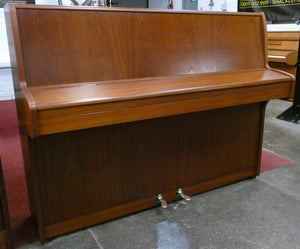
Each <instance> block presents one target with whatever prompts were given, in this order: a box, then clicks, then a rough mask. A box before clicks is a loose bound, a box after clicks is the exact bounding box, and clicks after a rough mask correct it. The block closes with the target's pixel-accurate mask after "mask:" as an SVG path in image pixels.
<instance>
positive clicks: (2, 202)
mask: <svg viewBox="0 0 300 249" xmlns="http://www.w3.org/2000/svg"><path fill="white" fill-rule="evenodd" d="M12 248H14V246H13V240H12V235H11V227H10V220H9V213H8V207H7V200H6V191H5V184H4V179H3V173H2V165H1V158H0V249H12Z"/></svg>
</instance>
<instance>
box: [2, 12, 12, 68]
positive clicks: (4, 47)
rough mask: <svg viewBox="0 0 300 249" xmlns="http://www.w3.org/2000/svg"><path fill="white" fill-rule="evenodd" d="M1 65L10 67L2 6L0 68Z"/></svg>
mask: <svg viewBox="0 0 300 249" xmlns="http://www.w3.org/2000/svg"><path fill="white" fill-rule="evenodd" d="M1 67H10V62H9V52H8V42H7V35H6V26H5V19H4V10H3V8H0V68H1Z"/></svg>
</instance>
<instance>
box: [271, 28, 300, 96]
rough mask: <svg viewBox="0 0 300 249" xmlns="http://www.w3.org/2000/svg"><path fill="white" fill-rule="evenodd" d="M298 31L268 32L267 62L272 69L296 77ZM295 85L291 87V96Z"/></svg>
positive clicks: (299, 33)
mask: <svg viewBox="0 0 300 249" xmlns="http://www.w3.org/2000/svg"><path fill="white" fill-rule="evenodd" d="M299 35H300V31H272V32H268V60H269V65H270V66H271V67H272V68H276V69H280V70H283V71H286V72H288V73H291V74H293V75H296V63H297V57H298V47H299ZM294 91H295V85H294V86H293V94H294Z"/></svg>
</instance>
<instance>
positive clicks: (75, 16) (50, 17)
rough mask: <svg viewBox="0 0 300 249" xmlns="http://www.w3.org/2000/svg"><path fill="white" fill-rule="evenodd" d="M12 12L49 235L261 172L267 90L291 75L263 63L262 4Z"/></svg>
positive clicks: (33, 195)
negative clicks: (246, 8) (214, 9)
mask: <svg viewBox="0 0 300 249" xmlns="http://www.w3.org/2000/svg"><path fill="white" fill-rule="evenodd" d="M6 20H7V26H8V32H9V39H10V45H11V46H10V49H11V56H12V62H13V72H14V74H13V76H14V84H15V91H16V96H17V109H18V117H19V125H20V131H21V136H22V146H23V155H24V162H25V170H26V178H27V183H28V192H29V197H30V204H31V211H32V214H33V215H34V216H35V217H36V218H37V223H38V228H39V234H40V239H41V241H44V240H45V239H46V238H49V237H53V236H56V235H59V234H62V233H65V232H69V231H73V230H74V229H78V228H82V227H85V226H88V225H92V224H95V223H99V222H103V221H106V220H109V219H113V218H116V217H119V216H121V215H126V214H129V213H132V212H136V211H139V210H142V209H145V208H149V207H153V206H155V205H157V203H156V201H155V200H156V197H157V195H158V194H162V195H163V197H164V198H165V199H166V200H167V201H173V200H175V199H176V198H177V197H176V191H177V189H178V188H179V187H180V188H182V189H183V190H184V191H185V192H186V193H188V194H196V193H199V192H201V191H205V190H209V189H212V188H215V187H217V186H221V185H224V184H228V183H231V182H234V181H238V180H241V179H244V178H248V177H253V176H256V175H258V174H259V167H260V153H261V143H262V134H263V121H264V110H265V105H266V102H267V101H268V100H270V99H274V98H287V97H290V96H291V91H292V84H293V81H294V78H293V77H292V76H291V75H289V74H287V73H284V72H280V71H277V70H273V69H270V68H269V67H268V65H267V53H266V51H267V39H266V31H265V20H264V16H263V15H262V14H257V13H253V14H241V13H205V12H175V11H162V10H142V9H122V8H116V9H114V8H80V7H78V8H77V7H76V8H73V7H54V6H32V5H8V6H7V7H6ZM111 20H114V21H111ZM187 23H188V24H189V25H187ZM249 34H251V35H249Z"/></svg>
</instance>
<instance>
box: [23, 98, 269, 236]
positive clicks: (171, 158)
mask: <svg viewBox="0 0 300 249" xmlns="http://www.w3.org/2000/svg"><path fill="white" fill-rule="evenodd" d="M264 109H265V103H254V104H247V105H240V106H234V107H227V108H222V109H215V110H209V111H202V112H195V113H189V114H183V115H175V116H170V117H163V118H155V119H149V120H143V121H137V122H130V123H124V124H117V125H110V126H104V127H98V128H91V129H85V130H79V131H73V132H64V133H57V134H51V135H44V136H39V137H36V138H33V139H31V138H28V139H29V140H28V142H29V149H30V154H31V167H30V168H27V170H26V174H27V179H31V180H30V182H29V184H30V185H31V188H29V190H31V191H29V195H30V196H31V198H30V199H31V206H32V207H33V206H34V207H33V208H32V210H35V211H36V212H35V215H36V216H37V220H38V224H39V228H40V230H39V232H40V238H41V240H42V241H43V240H44V239H45V238H48V237H53V236H56V235H59V234H62V233H66V232H69V231H72V230H75V229H79V228H82V227H85V226H89V225H92V224H96V223H99V222H102V221H106V220H109V219H113V218H116V217H120V216H122V215H125V214H129V213H132V212H136V211H140V210H143V209H146V208H149V207H153V206H156V205H157V203H156V196H157V195H158V194H160V193H162V194H163V196H164V197H165V199H166V200H167V201H173V200H175V199H176V198H177V197H176V190H177V189H178V188H179V187H180V188H182V189H183V190H184V191H185V192H186V193H187V194H196V193H199V192H201V191H204V190H208V189H212V188H215V187H218V186H221V185H224V184H228V183H231V182H234V181H238V180H241V179H244V178H247V177H254V176H256V175H258V174H259V169H260V154H261V141H262V130H263V120H264ZM32 186H33V188H32Z"/></svg>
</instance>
